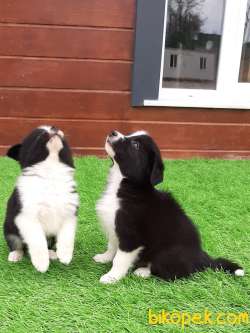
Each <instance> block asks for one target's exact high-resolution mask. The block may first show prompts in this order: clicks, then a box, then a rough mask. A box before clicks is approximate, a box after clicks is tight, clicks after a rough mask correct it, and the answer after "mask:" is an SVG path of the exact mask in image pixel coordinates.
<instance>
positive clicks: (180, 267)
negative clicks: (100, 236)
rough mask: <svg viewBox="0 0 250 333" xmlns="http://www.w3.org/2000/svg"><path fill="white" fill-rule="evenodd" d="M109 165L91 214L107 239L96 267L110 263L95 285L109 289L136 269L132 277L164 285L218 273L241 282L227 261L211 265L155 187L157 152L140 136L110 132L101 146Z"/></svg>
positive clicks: (178, 212) (159, 173)
mask: <svg viewBox="0 0 250 333" xmlns="http://www.w3.org/2000/svg"><path fill="white" fill-rule="evenodd" d="M105 148H106V151H107V153H108V154H109V156H110V157H111V158H112V160H113V166H112V167H111V169H110V173H109V177H108V184H107V188H106V191H105V192H104V194H103V196H102V198H101V199H100V200H99V201H98V203H97V206H96V209H97V214H98V216H99V218H100V220H101V222H102V225H103V227H104V230H105V231H106V233H107V237H108V249H107V251H106V252H105V253H103V254H97V255H96V256H95V257H94V260H95V261H96V262H100V263H107V262H110V261H113V265H112V268H111V270H110V271H109V272H108V273H107V274H105V275H103V276H102V277H101V279H100V282H102V283H114V282H116V281H118V280H120V279H121V278H122V277H124V276H125V275H126V274H127V272H128V270H129V268H130V267H131V266H132V265H133V264H135V265H136V267H137V269H136V270H135V271H134V273H135V274H136V275H137V276H141V277H149V276H150V275H151V274H153V275H156V276H158V277H160V278H163V279H166V280H173V279H175V278H182V277H188V276H189V275H190V274H192V273H195V272H198V271H203V270H205V269H206V268H208V267H210V268H212V269H217V268H218V269H223V270H225V271H228V272H229V273H231V274H234V275H236V276H243V275H244V271H243V269H242V268H241V267H240V266H239V265H237V264H235V263H232V262H230V261H228V260H226V259H223V258H219V259H212V258H211V257H210V256H209V255H208V254H207V253H206V252H204V251H203V250H202V247H201V241H200V237H199V234H198V231H197V230H196V228H195V226H194V225H193V223H192V222H191V220H190V219H189V217H188V216H187V215H186V214H185V212H184V211H183V210H182V208H181V207H180V205H179V204H178V203H177V202H176V201H175V199H174V198H173V197H172V196H171V194H170V193H167V192H161V191H158V190H156V189H155V188H154V186H155V185H156V184H158V183H160V182H162V180H163V169H164V165H163V162H162V159H161V155H160V151H159V149H158V147H157V146H156V144H155V143H154V141H153V140H152V138H151V137H150V136H149V135H148V134H147V133H145V132H143V131H140V132H135V133H133V134H131V135H127V136H124V135H123V134H121V133H119V132H117V131H113V132H112V133H111V134H110V135H109V136H108V137H107V140H106V145H105Z"/></svg>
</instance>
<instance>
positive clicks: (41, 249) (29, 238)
mask: <svg viewBox="0 0 250 333" xmlns="http://www.w3.org/2000/svg"><path fill="white" fill-rule="evenodd" d="M16 224H17V226H18V228H19V230H20V234H21V235H22V237H23V239H24V242H25V243H26V244H27V247H28V251H29V254H30V258H31V262H32V264H33V266H34V267H35V268H36V269H37V270H38V271H39V272H41V273H44V272H46V271H47V269H48V268H49V251H48V246H47V239H46V237H45V234H44V231H43V229H42V227H41V225H40V223H39V221H38V220H37V219H36V218H35V217H34V216H25V215H24V214H22V215H20V216H18V217H17V218H16Z"/></svg>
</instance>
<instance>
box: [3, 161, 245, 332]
mask: <svg viewBox="0 0 250 333" xmlns="http://www.w3.org/2000/svg"><path fill="white" fill-rule="evenodd" d="M109 165H110V162H109V161H108V160H101V159H98V158H94V157H88V158H77V159H76V170H77V172H76V179H77V182H78V190H79V193H80V198H81V207H80V211H79V227H78V232H77V238H76V244H75V254H74V258H73V261H72V263H71V264H70V265H69V266H67V267H66V266H64V265H62V264H60V263H59V262H52V263H51V265H50V268H49V271H48V272H47V273H45V274H41V273H38V272H36V271H35V269H34V268H33V267H32V265H31V262H30V260H29V259H28V258H25V259H24V260H23V261H22V262H20V263H16V264H13V263H8V262H7V253H8V251H7V246H6V244H5V242H4V239H3V236H2V235H1V236H0V237H1V239H0V243H1V246H0V253H1V254H0V332H1V333H2V332H8V333H9V332H11V333H12V332H14V333H16V332H17V333H19V332H23V333H27V332H32V333H35V332H49V333H53V332H55V333H59V332H65V333H66V332H67V333H68V332H89V333H99V332H100V333H106V332H112V333H116V332H117V333H118V332H131V333H144V332H151V331H152V332H170V333H171V332H173V333H175V332H181V331H182V332H190V333H191V332H192V333H193V332H200V333H208V332H209V333H214V332H225V333H228V332H240V333H243V332H249V331H250V326H249V325H246V324H242V325H237V326H234V325H222V326H221V325H208V326H207V325H205V326H201V325H194V324H192V325H190V326H189V327H185V329H184V330H182V329H181V327H180V326H176V325H171V326H169V325H167V324H165V325H157V326H149V325H148V321H147V310H148V309H149V308H151V309H152V310H153V311H155V312H157V311H160V310H162V309H165V310H167V311H173V310H177V311H182V312H188V313H196V312H203V311H204V309H208V310H209V311H211V312H213V313H214V314H215V313H218V312H233V313H239V312H248V313H249V315H250V307H249V305H250V302H249V297H250V288H249V286H250V284H249V282H250V274H249V270H250V265H249V259H250V250H249V245H250V161H220V160H189V161H166V162H165V166H166V169H165V180H164V183H162V184H161V185H160V186H159V187H160V188H161V189H168V190H171V191H172V193H173V194H174V196H175V197H176V198H177V199H178V200H179V201H180V202H181V203H182V205H183V207H184V209H185V210H186V212H187V213H188V214H189V216H190V217H192V218H193V220H194V222H195V224H196V225H198V227H199V230H200V232H201V235H202V239H203V244H204V248H205V249H206V250H207V251H208V252H209V254H211V255H213V256H215V257H216V256H222V255H223V256H225V257H227V258H230V259H232V260H235V261H237V262H238V263H240V264H241V265H243V266H244V268H245V269H246V276H245V277H243V278H235V277H232V276H229V275H227V274H225V273H223V272H213V271H210V270H208V271H206V272H203V273H199V274H195V275H194V276H193V277H191V278H190V279H186V280H179V281H176V282H165V281H160V280H158V279H156V278H150V279H148V280H143V279H141V278H138V277H134V276H133V275H132V274H130V275H129V276H127V277H126V278H124V279H123V280H122V281H120V282H119V283H117V284H115V285H102V284H100V283H99V278H100V276H101V275H102V274H103V273H105V272H107V271H108V269H109V268H110V265H109V264H107V265H102V264H96V263H95V262H94V261H93V260H92V257H93V256H94V255H95V254H96V253H100V252H102V251H104V250H105V247H106V241H105V238H104V236H103V234H102V232H101V229H100V227H99V224H98V222H97V219H96V214H95V202H96V200H97V199H98V198H99V196H100V194H101V192H102V190H103V189H104V186H105V181H106V175H107V172H108V168H109ZM18 173H19V168H18V166H17V164H16V163H15V162H14V161H11V160H9V159H7V158H0V189H1V190H0V218H1V221H3V220H4V215H5V207H6V201H7V199H8V197H9V195H10V193H11V191H12V189H13V186H14V183H15V179H16V176H17V174H18ZM152 223H153V221H152Z"/></svg>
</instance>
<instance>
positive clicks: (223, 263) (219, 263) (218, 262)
mask: <svg viewBox="0 0 250 333" xmlns="http://www.w3.org/2000/svg"><path fill="white" fill-rule="evenodd" d="M209 266H210V267H211V268H212V269H214V270H216V269H223V270H224V271H225V272H228V273H230V274H233V275H235V276H244V275H245V272H244V269H243V268H242V267H241V266H239V265H238V264H236V263H234V262H231V261H229V260H227V259H224V258H218V259H213V258H210V265H209Z"/></svg>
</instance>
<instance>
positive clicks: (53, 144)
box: [46, 135, 63, 156]
mask: <svg viewBox="0 0 250 333" xmlns="http://www.w3.org/2000/svg"><path fill="white" fill-rule="evenodd" d="M46 146H47V148H48V150H49V153H50V154H52V155H54V154H56V155H57V156H58V153H59V151H60V150H61V149H62V148H63V143H62V140H61V139H60V138H59V136H57V135H56V136H53V137H52V138H51V139H50V140H49V141H48V142H47V145H46Z"/></svg>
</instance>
